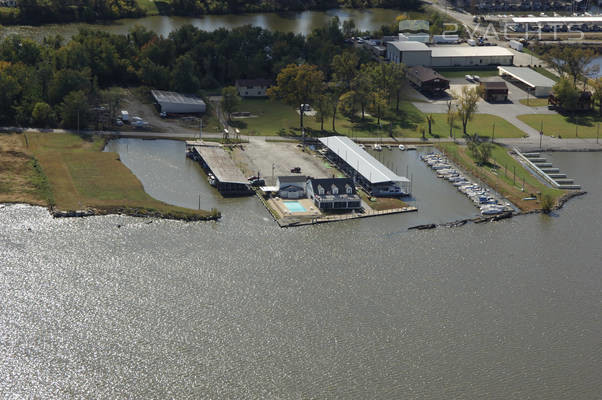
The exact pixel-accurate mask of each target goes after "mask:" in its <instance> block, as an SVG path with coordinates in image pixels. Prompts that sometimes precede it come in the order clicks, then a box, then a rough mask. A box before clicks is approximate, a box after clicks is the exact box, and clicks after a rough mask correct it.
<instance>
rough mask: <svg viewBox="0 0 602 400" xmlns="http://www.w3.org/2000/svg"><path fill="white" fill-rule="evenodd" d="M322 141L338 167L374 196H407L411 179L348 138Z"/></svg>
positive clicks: (341, 137)
mask: <svg viewBox="0 0 602 400" xmlns="http://www.w3.org/2000/svg"><path fill="white" fill-rule="evenodd" d="M320 142H321V143H322V144H323V145H324V146H326V147H327V148H328V150H329V151H330V153H329V154H331V155H334V157H333V158H334V160H333V161H335V162H336V164H337V166H338V167H339V168H340V169H341V170H342V171H343V172H345V173H346V174H347V175H349V176H350V177H353V178H354V179H355V181H356V182H358V183H359V184H361V185H362V186H364V187H365V188H366V189H367V190H368V191H369V192H370V194H372V195H373V196H392V195H397V196H400V195H408V194H410V192H411V184H410V180H409V179H408V178H406V177H404V176H399V175H397V174H396V173H394V172H393V171H391V170H390V169H389V168H387V167H385V166H384V165H383V164H382V163H381V162H380V161H378V160H377V159H376V158H374V157H372V156H371V155H370V154H368V152H366V150H364V149H362V148H361V147H360V146H358V145H357V144H356V143H355V142H354V141H353V140H351V139H349V138H348V137H347V136H329V137H324V138H320Z"/></svg>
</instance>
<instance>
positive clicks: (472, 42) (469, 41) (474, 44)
mask: <svg viewBox="0 0 602 400" xmlns="http://www.w3.org/2000/svg"><path fill="white" fill-rule="evenodd" d="M466 43H468V44H469V45H470V46H476V45H477V41H476V40H474V39H468V40H467V41H466Z"/></svg>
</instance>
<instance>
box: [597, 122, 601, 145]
mask: <svg viewBox="0 0 602 400" xmlns="http://www.w3.org/2000/svg"><path fill="white" fill-rule="evenodd" d="M596 144H600V123H599V122H598V132H597V133H596Z"/></svg>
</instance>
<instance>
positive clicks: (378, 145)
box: [374, 144, 383, 151]
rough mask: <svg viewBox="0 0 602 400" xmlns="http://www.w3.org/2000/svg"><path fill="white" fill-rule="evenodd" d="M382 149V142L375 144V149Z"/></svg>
mask: <svg viewBox="0 0 602 400" xmlns="http://www.w3.org/2000/svg"><path fill="white" fill-rule="evenodd" d="M382 149H383V148H382V146H381V145H380V144H375V145H374V150H376V151H382Z"/></svg>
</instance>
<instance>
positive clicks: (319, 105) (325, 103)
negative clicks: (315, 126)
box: [314, 93, 332, 131]
mask: <svg viewBox="0 0 602 400" xmlns="http://www.w3.org/2000/svg"><path fill="white" fill-rule="evenodd" d="M314 108H315V110H316V121H318V122H319V123H320V130H321V131H324V120H325V119H326V118H328V117H330V115H332V102H331V97H330V96H329V94H328V93H322V94H320V95H319V96H318V97H317V98H316V101H315V102H314Z"/></svg>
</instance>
